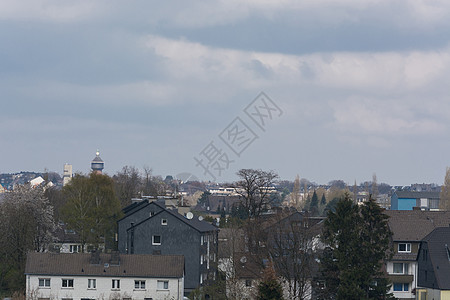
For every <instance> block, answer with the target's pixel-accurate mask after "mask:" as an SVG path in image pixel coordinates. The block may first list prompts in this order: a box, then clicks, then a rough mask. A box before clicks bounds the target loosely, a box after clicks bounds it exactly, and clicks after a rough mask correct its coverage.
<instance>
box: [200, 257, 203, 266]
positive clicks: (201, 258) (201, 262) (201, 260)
mask: <svg viewBox="0 0 450 300" xmlns="http://www.w3.org/2000/svg"><path fill="white" fill-rule="evenodd" d="M200 264H201V265H203V254H202V255H200Z"/></svg>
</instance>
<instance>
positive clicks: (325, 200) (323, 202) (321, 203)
mask: <svg viewBox="0 0 450 300" xmlns="http://www.w3.org/2000/svg"><path fill="white" fill-rule="evenodd" d="M326 204H327V198H325V193H323V194H322V198H321V199H320V205H321V206H324V205H326Z"/></svg>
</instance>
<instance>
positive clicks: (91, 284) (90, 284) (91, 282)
mask: <svg viewBox="0 0 450 300" xmlns="http://www.w3.org/2000/svg"><path fill="white" fill-rule="evenodd" d="M96 288H97V280H96V279H88V289H96Z"/></svg>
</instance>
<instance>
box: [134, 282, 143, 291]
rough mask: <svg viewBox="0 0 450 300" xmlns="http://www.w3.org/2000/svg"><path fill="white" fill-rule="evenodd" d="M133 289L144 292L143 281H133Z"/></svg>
mask: <svg viewBox="0 0 450 300" xmlns="http://www.w3.org/2000/svg"><path fill="white" fill-rule="evenodd" d="M134 289H135V290H141V291H144V290H145V280H135V281H134Z"/></svg>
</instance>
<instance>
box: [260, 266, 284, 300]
mask: <svg viewBox="0 0 450 300" xmlns="http://www.w3.org/2000/svg"><path fill="white" fill-rule="evenodd" d="M256 299H257V300H283V289H282V287H281V284H280V282H279V281H278V279H277V277H276V275H275V271H274V269H273V267H272V265H270V264H269V266H267V268H266V269H265V270H264V277H263V280H262V281H261V282H260V283H259V285H258V296H257V297H256Z"/></svg>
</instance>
